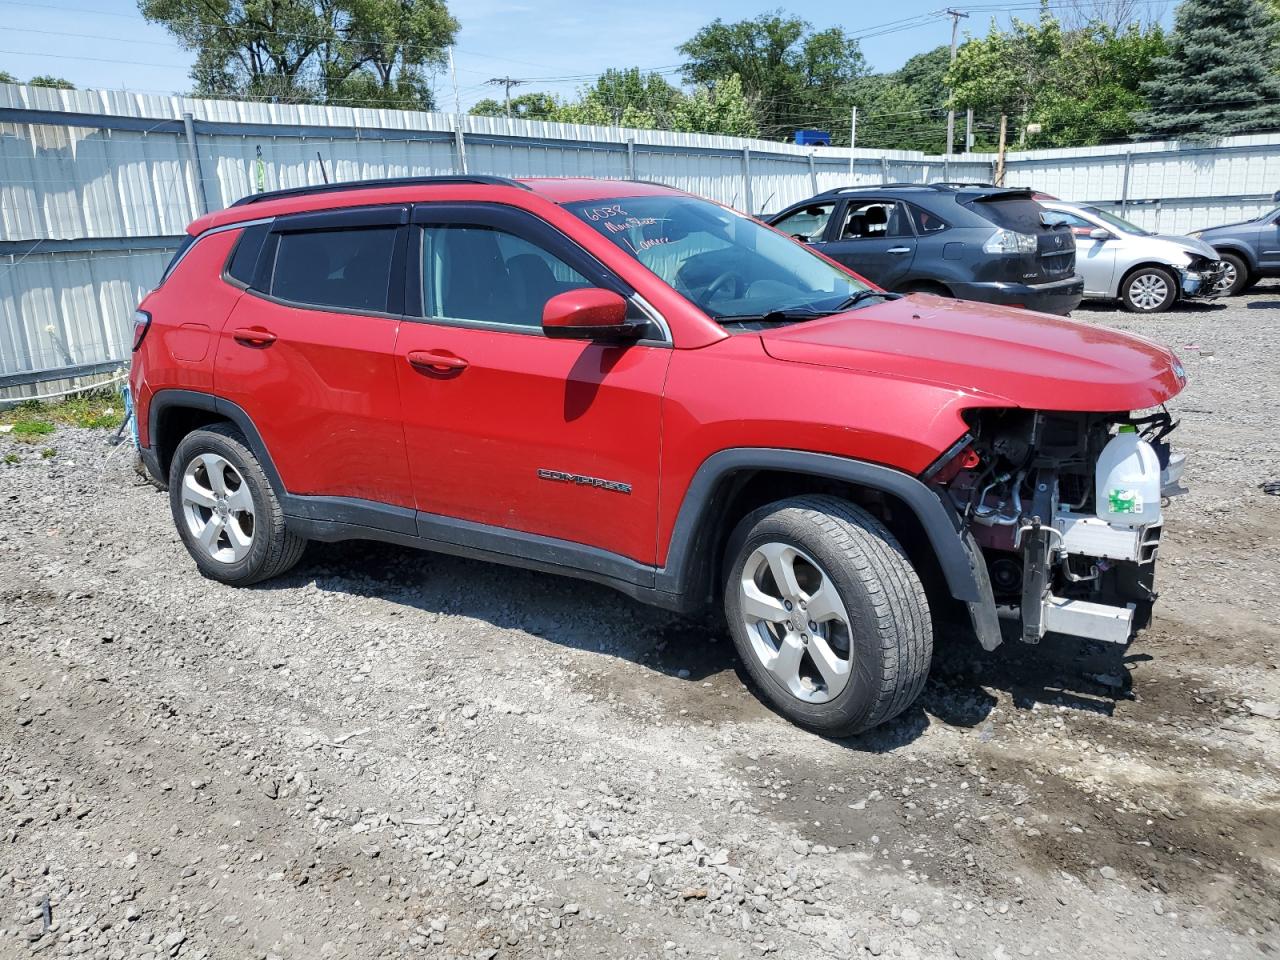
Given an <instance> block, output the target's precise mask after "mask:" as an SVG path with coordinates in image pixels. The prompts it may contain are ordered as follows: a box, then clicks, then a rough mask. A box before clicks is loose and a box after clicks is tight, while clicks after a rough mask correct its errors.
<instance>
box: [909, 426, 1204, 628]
mask: <svg viewBox="0 0 1280 960" xmlns="http://www.w3.org/2000/svg"><path fill="white" fill-rule="evenodd" d="M965 419H966V422H967V423H968V424H969V428H970V429H969V432H968V433H967V434H966V435H965V436H964V437H962V438H961V439H960V440H959V441H958V442H957V443H956V444H955V445H954V446H953V447H952V448H951V449H950V450H949V451H948V452H947V453H946V454H945V455H944V456H943V457H942V458H940V459H939V460H938V461H937V462H936V463H935V464H934V465H933V466H932V467H931V468H930V469H929V470H928V471H927V472H926V474H925V475H924V477H923V478H922V479H924V480H926V481H927V482H928V483H929V484H930V485H931V486H932V487H933V488H934V490H935V491H936V492H937V493H938V495H939V496H940V497H942V498H943V499H944V500H945V501H947V502H949V503H950V504H951V505H952V506H953V507H954V509H955V511H956V513H957V515H958V517H959V522H960V525H961V527H962V530H961V534H962V536H965V537H966V539H968V538H970V537H971V538H972V540H971V541H970V542H971V543H973V544H975V545H976V547H977V549H978V550H979V551H980V554H981V557H982V561H983V563H984V564H985V568H986V569H985V573H986V574H987V579H989V581H990V585H991V595H992V600H993V601H994V604H995V606H996V608H997V609H998V610H999V612H1000V613H1002V614H1004V615H1006V616H1008V615H1016V616H1017V618H1018V620H1019V622H1020V636H1021V639H1022V640H1023V641H1025V642H1027V643H1038V642H1039V641H1040V639H1041V638H1042V637H1043V636H1044V635H1045V634H1046V633H1049V632H1054V633H1063V634H1069V635H1073V636H1077V637H1085V638H1089V639H1093V640H1100V641H1105V642H1109V643H1119V644H1125V643H1128V642H1129V640H1130V639H1131V638H1132V636H1133V634H1134V632H1135V631H1136V630H1139V629H1141V628H1142V627H1144V626H1146V624H1147V622H1148V621H1149V620H1150V615H1151V608H1152V604H1153V602H1154V601H1155V599H1156V592H1155V564H1156V556H1157V553H1158V550H1159V544H1160V535H1161V531H1162V529H1163V513H1162V508H1163V505H1164V504H1165V503H1167V498H1168V497H1171V496H1176V495H1178V494H1179V493H1182V492H1185V491H1184V490H1183V488H1182V487H1181V486H1180V484H1179V481H1180V479H1181V476H1182V469H1183V465H1184V458H1183V456H1182V455H1181V454H1177V453H1175V452H1173V450H1172V449H1171V447H1170V446H1169V443H1168V436H1169V434H1170V433H1171V432H1172V431H1173V429H1174V428H1175V426H1176V423H1175V422H1174V421H1173V419H1172V417H1171V416H1170V415H1169V413H1168V412H1167V411H1166V410H1164V409H1163V408H1160V409H1159V410H1158V411H1156V412H1154V413H1147V414H1143V415H1131V414H1123V413H1110V414H1107V413H1071V412H1057V411H1035V410H1021V409H984V410H971V411H969V412H968V413H967V414H966V415H965ZM1121 434H1129V435H1134V434H1136V436H1126V438H1125V439H1126V441H1127V442H1128V444H1129V446H1130V447H1133V448H1135V449H1138V450H1140V452H1141V453H1142V456H1144V457H1145V458H1146V460H1145V462H1146V463H1147V464H1148V468H1147V469H1148V472H1151V471H1158V473H1159V479H1158V487H1156V486H1155V484H1156V482H1157V481H1156V479H1155V477H1154V476H1152V477H1151V478H1150V481H1151V484H1150V485H1149V486H1148V488H1147V489H1148V492H1147V494H1146V499H1147V501H1148V502H1146V503H1143V502H1142V500H1143V498H1142V497H1140V496H1137V495H1136V494H1134V492H1133V491H1130V490H1127V489H1121V490H1115V491H1111V492H1110V493H1109V494H1105V493H1104V497H1105V500H1104V502H1103V503H1102V504H1099V503H1098V496H1099V490H1100V488H1102V484H1101V482H1100V480H1099V461H1100V458H1102V457H1103V454H1104V450H1106V449H1107V447H1108V445H1109V444H1111V443H1112V441H1113V440H1114V438H1116V437H1117V436H1119V435H1121ZM1143 447H1145V448H1146V449H1142V448H1143ZM1140 462H1142V461H1140ZM1157 463H1158V467H1156V466H1155V465H1156V464H1157ZM1155 490H1158V493H1155V492H1153V491H1155ZM1135 497H1136V499H1137V500H1138V508H1137V510H1136V511H1134V509H1133V508H1134V500H1135ZM1151 499H1154V501H1155V502H1154V503H1152V502H1149V501H1150V500H1151ZM1117 510H1120V511H1125V510H1128V511H1130V512H1129V513H1127V514H1126V513H1119V514H1117V512H1116V511H1117ZM975 560H976V558H975ZM971 614H972V615H973V621H974V626H975V629H977V632H978V636H979V639H980V641H981V642H982V645H983V646H984V647H986V648H987V649H992V648H994V647H995V646H997V645H998V644H999V643H1000V642H1001V634H1000V631H999V630H993V629H991V626H992V623H991V621H992V618H991V617H990V616H989V611H988V615H985V616H984V615H983V611H980V610H975V609H973V608H972V605H971ZM984 626H985V629H984Z"/></svg>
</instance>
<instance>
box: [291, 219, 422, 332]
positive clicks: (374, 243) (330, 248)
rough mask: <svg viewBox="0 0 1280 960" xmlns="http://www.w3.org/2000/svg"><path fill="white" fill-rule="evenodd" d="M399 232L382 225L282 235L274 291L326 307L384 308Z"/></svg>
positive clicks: (293, 299)
mask: <svg viewBox="0 0 1280 960" xmlns="http://www.w3.org/2000/svg"><path fill="white" fill-rule="evenodd" d="M396 232H397V228H396V227H394V226H383V227H346V228H338V229H332V230H308V231H303V232H298V233H281V234H280V241H279V247H278V248H277V250H276V261H275V269H274V270H273V271H272V275H271V289H270V291H269V292H270V294H271V295H272V296H273V297H278V298H280V299H281V300H288V301H290V302H292V303H299V304H306V305H308V306H314V307H322V308H326V309H333V310H361V311H372V312H380V311H385V310H386V309H387V288H388V280H389V277H390V273H391V258H392V254H393V253H394V252H395V244H396Z"/></svg>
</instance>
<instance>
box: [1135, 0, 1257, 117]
mask: <svg viewBox="0 0 1280 960" xmlns="http://www.w3.org/2000/svg"><path fill="white" fill-rule="evenodd" d="M1276 68H1277V46H1276V20H1275V17H1274V15H1273V14H1272V13H1271V11H1270V10H1269V9H1268V8H1267V6H1266V4H1264V3H1263V2H1262V0H1184V2H1183V4H1182V5H1181V6H1180V7H1178V12H1177V18H1176V21H1175V28H1174V32H1173V35H1172V37H1171V38H1170V43H1169V54H1168V56H1165V57H1161V58H1159V59H1158V60H1157V61H1156V64H1155V69H1156V74H1155V77H1154V78H1153V79H1152V80H1150V81H1149V82H1147V83H1146V84H1144V85H1143V92H1144V93H1145V94H1146V96H1147V98H1148V100H1149V102H1150V104H1151V107H1150V109H1149V110H1148V111H1146V112H1144V113H1141V114H1139V115H1138V118H1137V120H1138V125H1139V129H1140V130H1141V131H1142V132H1143V133H1144V134H1146V135H1147V136H1150V137H1165V138H1175V137H1180V138H1184V139H1209V138H1212V137H1225V136H1230V135H1232V134H1239V133H1261V132H1263V131H1268V130H1280V76H1277V74H1276Z"/></svg>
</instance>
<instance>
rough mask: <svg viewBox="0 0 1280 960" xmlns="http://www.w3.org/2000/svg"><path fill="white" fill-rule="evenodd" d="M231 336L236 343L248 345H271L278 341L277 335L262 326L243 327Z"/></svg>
mask: <svg viewBox="0 0 1280 960" xmlns="http://www.w3.org/2000/svg"><path fill="white" fill-rule="evenodd" d="M231 336H233V337H234V338H235V341H236V343H242V344H244V345H245V346H246V347H269V346H271V344H273V343H275V342H276V335H275V334H274V333H272V332H271V331H270V330H264V329H262V327H241V328H240V329H239V330H237V331H235V333H233V334H231Z"/></svg>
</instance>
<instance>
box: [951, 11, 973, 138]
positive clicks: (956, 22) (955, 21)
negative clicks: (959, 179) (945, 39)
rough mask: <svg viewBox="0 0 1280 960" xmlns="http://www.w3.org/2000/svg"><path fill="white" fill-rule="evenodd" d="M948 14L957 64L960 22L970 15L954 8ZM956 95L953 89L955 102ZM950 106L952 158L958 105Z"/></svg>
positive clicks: (952, 95)
mask: <svg viewBox="0 0 1280 960" xmlns="http://www.w3.org/2000/svg"><path fill="white" fill-rule="evenodd" d="M946 13H947V16H948V17H950V18H951V62H952V63H955V62H956V39H957V38H958V36H959V34H960V21H961V19H964V20H968V19H969V15H968V14H967V13H961V12H960V11H959V10H956V9H955V8H953V7H947V10H946ZM955 93H956V92H955V90H954V89H952V91H951V97H952V99H953V100H954V98H955ZM950 106H951V109H949V110H948V111H947V156H948V157H949V156H951V147H952V144H953V143H954V142H955V135H956V105H955V103H954V102H953V103H952V104H951V105H950Z"/></svg>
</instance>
